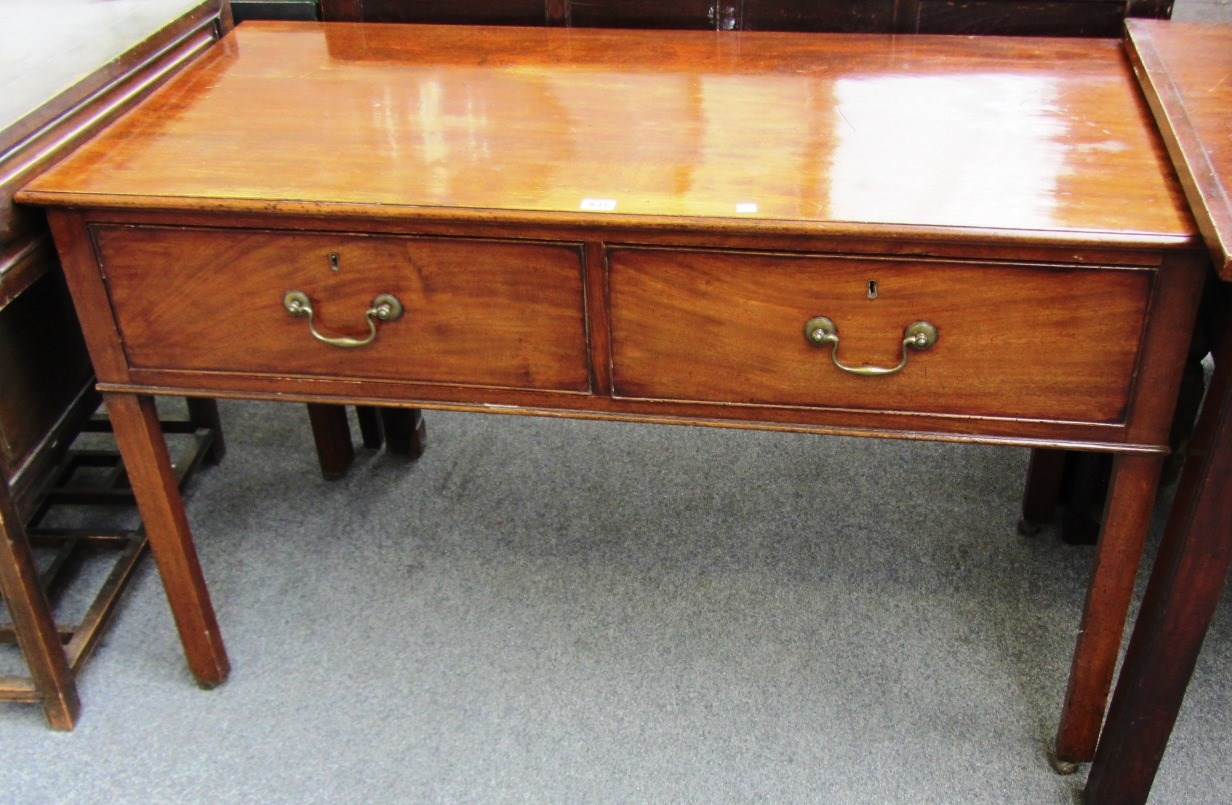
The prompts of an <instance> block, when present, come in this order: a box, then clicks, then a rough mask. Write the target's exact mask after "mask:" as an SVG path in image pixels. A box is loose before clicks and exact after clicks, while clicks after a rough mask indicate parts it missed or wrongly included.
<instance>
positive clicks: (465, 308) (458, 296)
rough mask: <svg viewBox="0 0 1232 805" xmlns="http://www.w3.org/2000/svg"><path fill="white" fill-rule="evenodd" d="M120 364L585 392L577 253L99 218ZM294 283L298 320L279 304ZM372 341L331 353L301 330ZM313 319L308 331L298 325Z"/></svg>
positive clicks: (529, 245) (523, 245) (540, 246)
mask: <svg viewBox="0 0 1232 805" xmlns="http://www.w3.org/2000/svg"><path fill="white" fill-rule="evenodd" d="M93 234H94V238H95V242H96V245H97V249H98V254H99V257H100V260H101V263H102V269H103V274H104V277H105V280H106V283H107V288H108V293H109V295H110V297H111V300H112V305H113V307H114V312H115V316H116V319H117V321H118V324H119V328H120V334H121V337H122V339H123V342H124V349H125V351H126V354H127V357H128V361H129V363H130V365H131V366H133V367H136V368H149V369H166V368H172V369H189V370H217V371H227V372H241V373H264V374H291V375H309V376H328V377H346V378H358V379H362V378H372V379H383V380H406V381H414V382H423V383H442V384H457V385H480V386H497V387H508V388H521V389H541V390H562V391H587V390H589V388H590V381H589V367H588V362H587V352H586V337H585V320H584V310H585V305H584V302H583V298H584V297H583V290H582V269H581V259H582V257H581V255H582V252H581V248H580V246H577V245H572V244H556V243H543V242H522V241H499V240H479V239H462V238H428V237H400V236H364V235H351V234H333V233H292V232H270V231H246V230H214V229H175V228H161V227H126V226H100V227H97V228H96V229H95V230H94V233H93ZM290 291H299V292H301V293H302V294H304V296H305V297H306V298H307V300H308V301H309V302H310V307H311V308H312V316H311V317H303V316H301V317H294V316H292V315H290V314H289V313H288V311H287V310H286V309H285V307H284V297H285V295H286V294H287V293H288V292H290ZM382 294H390V295H392V296H394V297H396V298H397V299H398V300H399V302H400V303H401V306H402V309H403V312H402V315H401V316H400V317H399V318H397V319H396V320H389V321H381V320H379V319H377V318H372V319H371V321H372V326H373V327H374V328H375V333H376V335H375V338H374V339H373V340H372V341H371V343H368V344H366V345H363V346H358V347H354V348H344V347H340V346H337V345H333V344H328V343H324V342H322V341H321V340H318V339H317V338H314V336H313V334H312V330H315V332H317V333H319V334H320V335H321V336H323V337H325V338H329V339H335V340H336V339H339V338H345V339H355V340H363V339H366V338H368V337H369V335H370V334H371V332H372V330H370V327H369V321H370V318H369V317H368V316H367V311H368V310H369V309H370V308H372V307H373V303H374V300H375V299H376V297H378V296H379V295H382ZM310 328H311V330H310Z"/></svg>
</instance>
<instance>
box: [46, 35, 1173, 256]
mask: <svg viewBox="0 0 1232 805" xmlns="http://www.w3.org/2000/svg"><path fill="white" fill-rule="evenodd" d="M32 189H33V191H34V192H32V193H31V194H30V195H29V196H28V197H27V198H28V199H29V200H32V201H39V202H42V203H51V204H66V203H73V202H74V200H75V201H83V200H85V199H86V198H87V197H95V200H96V201H97V200H98V198H100V197H107V199H108V201H107V203H109V204H125V203H131V204H134V205H138V204H141V203H143V202H142V200H143V199H144V201H145V203H148V202H150V201H151V200H153V199H157V200H158V202H157V203H159V204H161V205H162V206H170V207H173V208H174V207H176V206H177V205H184V206H189V207H191V206H193V205H194V204H196V203H198V202H199V200H201V199H213V200H216V202H217V204H216V206H226V207H227V208H229V209H253V210H268V209H279V208H280V206H281V208H287V206H288V205H298V206H299V208H300V211H302V208H303V207H305V206H307V207H310V208H311V207H313V206H314V205H315V206H322V205H329V207H330V209H331V210H333V211H334V212H336V213H339V212H342V211H343V210H342V208H343V207H346V206H348V205H350V206H351V207H353V208H358V209H361V211H362V212H363V214H371V215H378V216H398V215H414V214H416V211H417V210H418V211H422V210H423V209H424V208H433V207H436V208H440V207H444V208H451V209H453V210H470V211H472V212H473V211H476V210H478V211H482V210H492V209H500V210H523V211H528V212H530V213H532V214H540V213H542V214H545V215H551V216H553V217H559V216H560V215H562V214H563V215H566V216H578V215H579V214H581V215H583V216H586V215H589V216H590V218H592V219H593V218H594V216H595V214H596V213H598V214H599V215H604V214H611V215H616V216H621V215H635V216H646V215H650V216H665V217H672V218H677V219H679V218H706V219H714V218H732V219H744V220H746V221H748V222H750V225H755V222H759V221H760V222H767V223H769V222H777V224H776V225H778V226H780V227H786V228H789V229H795V230H800V229H805V230H808V231H818V228H819V227H824V226H826V225H840V224H841V225H842V226H844V227H846V228H847V229H851V228H852V227H855V228H856V229H857V230H859V229H860V227H867V226H871V227H873V228H876V227H878V226H882V227H884V226H920V227H933V228H944V229H951V230H957V229H962V230H970V229H977V230H979V229H985V230H991V231H1012V232H1015V233H1019V234H1021V233H1023V232H1044V233H1047V234H1048V236H1049V237H1052V236H1056V235H1058V234H1061V235H1073V234H1074V233H1078V235H1080V236H1090V237H1091V238H1092V239H1099V238H1104V239H1110V240H1116V239H1117V238H1120V239H1122V240H1125V241H1129V242H1147V243H1160V242H1165V243H1177V242H1186V241H1188V240H1189V239H1190V238H1192V236H1193V234H1194V229H1193V222H1192V220H1191V219H1190V217H1189V215H1188V213H1187V211H1186V209H1185V203H1184V199H1183V197H1182V194H1181V191H1180V188H1179V186H1178V185H1177V183H1176V181H1175V179H1174V176H1173V174H1172V171H1171V168H1170V167H1168V162H1167V155H1166V153H1165V152H1164V149H1163V147H1162V145H1161V144H1160V142H1159V141H1158V138H1157V135H1156V134H1155V130H1154V126H1153V125H1152V123H1151V121H1150V115H1149V113H1148V111H1147V109H1146V107H1145V105H1144V103H1143V102H1142V99H1141V96H1140V94H1139V92H1138V90H1137V88H1136V87H1135V85H1134V81H1133V78H1132V76H1131V73H1130V70H1129V66H1128V63H1127V60H1126V57H1125V54H1124V52H1123V50H1122V49H1121V46H1120V44H1119V43H1117V42H1113V41H1095V40H1055V39H1009V38H974V39H972V38H959V37H926V36H910V37H891V36H859V35H822V34H765V33H747V32H746V33H714V32H680V31H678V32H666V31H655V32H638V31H611V30H609V31H604V30H576V29H509V28H500V29H498V28H475V27H465V26H459V27H448V26H443V27H432V26H372V25H357V24H349V25H335V26H323V25H319V24H275V23H265V24H258V23H245V24H244V25H242V26H240V27H239V28H238V29H237V30H236V31H235V32H234V33H233V35H232V36H230V37H228V38H227V39H225V40H224V42H223V44H222V45H220V46H218V47H216V48H215V49H214V50H213V51H212V52H211V53H210V54H208V55H207V56H206V57H205V58H203V59H202V60H201V61H200V62H199V63H197V64H196V65H194V66H193V67H191V68H189V69H188V70H187V71H186V72H185V73H184V74H183V75H182V76H180V77H179V78H178V79H177V80H175V81H174V82H172V83H171V84H170V85H169V86H168V87H166V88H164V89H163V90H162V91H160V92H159V93H158V94H157V95H155V96H154V97H153V98H152V99H151V100H150V101H149V102H147V103H146V104H145V105H144V106H143V107H141V108H140V109H139V110H138V111H137V112H136V113H135V114H132V115H130V116H129V117H128V118H126V119H125V120H123V121H122V122H120V123H119V124H118V125H116V126H114V127H113V128H112V129H110V130H109V131H108V132H106V133H105V134H104V135H103V136H102V137H100V138H98V139H96V140H94V141H93V142H92V143H90V144H88V145H87V146H86V147H85V148H84V149H82V150H81V151H80V152H78V153H77V154H76V155H75V156H74V157H73V158H71V159H70V160H68V161H67V162H66V163H64V164H62V165H61V166H60V167H59V168H57V169H56V170H55V171H53V172H52V173H50V174H48V175H46V176H44V177H42V178H40V179H39V180H38V181H37V182H36V183H35V184H34V185H33V186H32ZM126 199H127V201H126ZM193 200H197V201H193ZM571 220H582V219H578V218H571Z"/></svg>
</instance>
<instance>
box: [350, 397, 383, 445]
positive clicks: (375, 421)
mask: <svg viewBox="0 0 1232 805" xmlns="http://www.w3.org/2000/svg"><path fill="white" fill-rule="evenodd" d="M355 417H356V418H357V419H358V420H359V435H360V437H361V438H362V439H363V440H364V447H366V448H368V449H369V450H380V449H381V445H383V444H385V429H384V428H383V427H382V426H381V415H380V413H379V411H378V410H377V408H376V407H375V406H372V405H357V406H355Z"/></svg>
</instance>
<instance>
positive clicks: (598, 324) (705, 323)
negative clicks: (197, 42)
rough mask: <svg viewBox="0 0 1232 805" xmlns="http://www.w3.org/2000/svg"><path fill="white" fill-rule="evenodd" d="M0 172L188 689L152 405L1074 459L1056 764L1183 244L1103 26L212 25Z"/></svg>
mask: <svg viewBox="0 0 1232 805" xmlns="http://www.w3.org/2000/svg"><path fill="white" fill-rule="evenodd" d="M395 78H396V80H395ZM323 107H325V108H329V109H330V110H331V121H332V125H330V126H328V127H324V128H322V127H321V126H320V125H319V110H320V109H321V108H323ZM784 108H791V109H794V110H796V112H797V113H796V114H795V115H793V116H790V117H787V116H784V115H782V114H780V112H781V110H782V109H784ZM1075 121H1083V123H1082V124H1081V125H1079V124H1077V123H1075ZM903 131H911V132H913V137H912V140H911V141H910V147H907V148H904V144H903V140H902V137H901V132H903ZM257 132H260V133H261V136H264V137H272V138H276V139H277V140H278V141H280V142H308V141H312V142H313V143H314V150H313V153H314V155H315V156H314V159H313V161H312V162H311V163H310V166H311V169H305V163H304V161H303V160H302V159H301V158H300V157H299V155H298V154H296V153H294V152H282V151H279V152H276V153H274V154H272V155H270V154H261V155H260V156H254V155H253V154H252V153H251V151H250V150H249V149H246V148H242V147H236V146H237V144H238V143H243V142H246V141H247V140H248V139H249V138H251V137H253V136H254V135H255V133H257ZM393 143H396V144H397V147H391V145H390V144H393ZM890 144H894V145H895V147H894V148H889V147H888V146H889V145H890ZM1110 144H1115V147H1109V145H1110ZM189 159H191V160H192V164H193V165H194V166H198V167H196V168H194V169H193V170H191V171H189V170H186V165H185V164H184V162H185V160H189ZM201 165H205V166H207V167H206V168H204V169H202V168H201V167H200V166H201ZM1025 166H1030V169H1029V170H1026V169H1024V167H1025ZM22 198H23V199H24V200H26V201H28V202H30V203H37V204H43V205H48V206H50V207H52V208H53V209H51V210H50V213H49V214H50V219H51V221H52V226H53V230H54V231H55V234H56V242H57V247H58V248H59V250H60V252H61V256H62V259H63V261H64V264H65V266H66V271H67V274H68V277H69V283H70V287H71V288H72V291H73V295H74V301H75V303H76V304H77V307H78V311H79V313H80V315H81V316H82V319H83V324H84V329H85V333H86V339H87V343H88V345H89V348H90V351H91V356H92V358H93V360H94V364H95V367H96V370H97V371H98V373H99V378H100V384H101V385H100V388H101V389H102V390H103V391H104V393H105V395H106V397H107V400H108V405H109V408H110V410H111V412H112V416H113V419H114V422H115V425H116V429H117V436H118V438H119V440H120V444H121V449H122V450H123V452H124V456H125V459H126V461H127V463H128V464H129V466H130V468H131V470H132V472H133V478H134V486H135V488H136V490H137V492H138V498H139V503H140V505H141V507H142V513H143V516H144V517H145V518H146V522H147V523H148V525H149V528H150V537H151V544H152V546H153V548H154V552H155V556H156V558H157V559H158V562H159V568H160V570H161V572H162V574H163V580H164V584H165V586H166V588H167V592H168V597H169V599H170V601H171V605H172V610H173V613H174V615H175V617H176V622H177V625H178V626H179V629H180V635H181V638H182V640H183V642H184V645H185V650H186V654H187V657H188V661H189V665H190V667H191V668H192V670H193V672H194V674H195V675H196V676H197V678H198V680H199V681H200V682H201V683H202V684H205V685H210V684H216V683H218V682H221V681H222V680H223V679H224V678H225V676H226V674H227V669H228V662H227V658H226V653H225V651H224V649H223V645H222V640H221V637H220V633H219V631H218V628H217V624H216V622H215V619H214V614H213V609H212V607H211V605H210V602H209V593H208V590H207V588H206V585H205V582H204V579H203V577H202V575H201V571H200V567H199V564H198V562H197V559H196V555H195V550H194V546H193V542H192V537H191V534H190V532H189V529H188V525H187V521H186V519H185V516H184V511H183V506H182V503H181V501H180V498H179V496H178V494H177V493H176V490H175V486H174V483H173V482H172V478H171V475H170V470H169V468H168V465H167V458H166V450H165V448H164V446H163V444H162V438H161V435H160V434H159V433H158V431H157V428H156V426H155V422H154V408H153V398H152V397H151V396H150V395H153V394H166V393H184V394H197V395H201V396H235V397H243V398H255V399H266V398H278V399H300V400H304V401H307V402H328V403H348V402H349V403H365V404H368V403H382V404H387V405H405V406H414V407H416V408H450V409H458V410H471V411H490V412H504V413H524V414H538V415H545V416H582V417H588V418H597V419H620V420H636V421H645V422H665V423H680V424H684V423H696V424H705V425H722V426H730V427H742V428H773V429H782V430H792V431H803V432H812V433H833V434H846V435H863V436H879V437H900V438H919V439H941V440H957V441H965V442H966V441H975V442H981V443H988V444H1003V445H1019V446H1033V447H1046V448H1076V449H1082V450H1102V451H1107V452H1111V453H1114V454H1116V456H1117V458H1116V461H1115V466H1114V476H1113V480H1112V491H1111V500H1110V503H1109V517H1108V518H1107V520H1106V522H1105V524H1104V533H1103V536H1102V538H1101V540H1100V546H1099V549H1098V551H1097V562H1096V569H1095V572H1094V576H1093V580H1092V584H1091V588H1090V593H1089V597H1088V600H1087V604H1086V609H1085V614H1084V619H1083V624H1082V628H1081V637H1080V639H1079V642H1078V645H1077V647H1076V649H1075V658H1074V664H1073V671H1072V673H1071V683H1070V688H1069V691H1068V694H1067V696H1066V705H1065V709H1064V713H1063V716H1062V720H1061V726H1060V729H1059V737H1058V747H1057V751H1058V753H1059V755H1060V757H1061V758H1062V759H1064V760H1085V759H1089V757H1090V755H1091V753H1093V751H1094V744H1095V739H1096V735H1097V733H1098V730H1099V726H1100V723H1101V719H1102V715H1103V709H1104V704H1105V697H1106V695H1107V691H1108V687H1109V684H1110V680H1111V675H1112V670H1113V665H1114V663H1115V660H1116V656H1117V652H1118V649H1119V646H1120V638H1121V634H1122V628H1123V624H1124V618H1125V614H1126V609H1127V606H1128V602H1129V597H1130V594H1131V591H1132V586H1133V579H1134V575H1135V572H1136V570H1137V563H1138V557H1139V553H1140V550H1141V546H1142V541H1143V538H1144V535H1145V533H1146V527H1147V522H1148V519H1149V515H1150V512H1151V508H1152V505H1153V504H1152V501H1153V492H1154V489H1155V484H1156V481H1157V478H1158V475H1159V471H1160V468H1161V466H1162V464H1163V462H1164V459H1165V457H1166V455H1167V452H1168V447H1167V435H1168V430H1169V423H1170V417H1171V414H1172V409H1173V405H1174V402H1175V395H1176V388H1177V383H1178V380H1179V376H1180V371H1181V369H1180V367H1181V363H1182V358H1183V356H1184V354H1185V351H1186V348H1187V346H1188V336H1189V332H1190V329H1191V326H1192V320H1193V317H1194V313H1195V310H1196V308H1197V304H1198V299H1199V296H1200V292H1201V287H1202V280H1203V278H1204V270H1205V261H1204V256H1203V255H1202V254H1200V253H1199V252H1197V251H1196V250H1195V248H1194V244H1195V237H1196V236H1195V232H1194V231H1193V229H1192V221H1191V219H1190V218H1189V216H1188V213H1187V212H1186V209H1185V206H1184V200H1183V197H1182V194H1181V191H1180V188H1179V187H1178V186H1177V185H1176V182H1175V179H1174V177H1173V175H1172V173H1171V172H1170V170H1168V169H1167V167H1166V156H1165V154H1164V151H1163V147H1162V145H1161V144H1160V143H1159V141H1158V138H1157V137H1156V135H1155V133H1154V128H1153V126H1152V124H1151V121H1150V118H1149V114H1148V112H1147V110H1146V108H1145V106H1144V105H1143V103H1142V100H1141V97H1140V95H1139V94H1138V92H1137V89H1136V87H1135V85H1134V81H1133V78H1132V75H1131V74H1130V71H1129V67H1128V64H1127V61H1126V59H1125V55H1124V53H1123V51H1122V50H1121V47H1120V45H1119V43H1118V42H1115V41H1096V40H1081V41H1079V40H1050V41H1049V42H1048V43H1047V46H1046V47H1044V46H1041V43H1040V41H1039V40H1015V39H994V38H986V39H967V38H956V37H954V38H940V37H936V38H934V37H928V38H920V39H918V40H915V41H913V42H912V47H911V48H909V49H904V48H901V47H896V40H895V39H893V38H891V37H884V36H858V35H852V36H826V35H817V36H812V37H801V36H784V35H778V34H766V33H750V32H742V33H735V34H724V35H721V36H720V35H716V34H714V33H708V32H656V33H655V34H653V35H651V34H647V33H643V32H637V31H612V30H586V31H581V30H574V31H562V30H552V29H545V28H540V29H527V28H467V27H459V26H453V27H450V26H416V27H411V26H378V25H358V24H351V25H333V26H330V25H310V24H283V25H279V24H273V23H270V24H255V23H246V24H245V25H243V26H241V27H240V28H239V29H237V31H235V32H233V34H232V35H230V36H229V37H227V38H226V39H224V40H223V42H222V43H220V45H219V46H218V47H216V48H214V49H213V50H212V51H211V52H210V53H209V54H207V56H206V57H204V58H203V59H202V60H201V61H200V62H198V63H197V64H195V65H194V66H193V67H192V68H190V69H189V70H188V71H187V72H186V73H184V74H183V75H182V76H181V77H180V79H179V80H177V81H175V82H174V83H172V84H170V85H168V86H167V87H166V88H164V89H163V90H162V91H161V92H160V93H158V94H157V95H156V96H154V97H152V98H151V99H150V100H149V101H148V102H147V103H146V104H144V105H143V106H142V107H141V108H139V109H138V110H136V111H135V112H134V113H133V114H132V115H130V116H128V117H127V118H126V119H125V120H124V121H122V122H121V123H120V124H118V125H117V126H115V127H113V128H112V129H111V130H110V131H108V132H107V133H106V134H105V135H104V136H102V137H100V138H99V139H97V140H95V141H94V142H92V143H90V144H89V145H87V146H86V147H84V148H83V149H81V150H80V151H79V152H77V153H76V154H75V155H74V157H73V158H72V159H71V160H69V161H67V162H65V163H63V164H61V165H60V166H59V167H58V168H57V169H56V170H54V171H53V172H51V173H49V174H46V175H44V176H42V177H40V178H39V179H38V180H36V181H35V182H34V183H33V184H32V185H31V186H29V187H28V188H27V189H26V190H25V191H23V195H22ZM335 269H336V270H335ZM104 272H105V274H106V278H107V279H106V282H105V283H104V282H103V280H102V276H103V273H104ZM391 296H392V297H394V298H396V299H397V300H399V304H398V305H397V306H395V305H394V304H393V302H392V300H391V298H390V297H391ZM1092 299H1098V300H1100V304H1099V305H1092V304H1091V300H1092ZM186 301H188V302H191V304H186ZM819 317H828V318H830V319H831V323H832V325H834V326H835V327H836V329H837V334H836V335H829V334H827V330H826V329H825V327H824V325H823V323H821V322H820V321H819ZM923 321H927V322H929V323H931V324H932V325H934V326H935V330H936V339H935V343H931V344H930V342H929V337H928V333H929V328H923V327H921V326H916V325H918V323H919V322H923ZM224 322H225V325H224V324H223V323H224ZM312 331H315V332H316V333H317V334H318V335H319V336H323V337H325V338H328V339H336V340H342V339H345V340H346V342H347V343H353V342H354V341H356V340H366V341H369V343H367V344H366V345H365V346H362V347H359V348H353V349H339V348H337V347H336V346H330V345H328V344H326V343H322V342H321V341H320V340H317V339H315V338H314V337H313V336H312V335H311V334H310V333H311V332H312ZM921 338H922V339H923V340H921ZM1062 339H1063V341H1064V345H1063V347H1062V346H1061V344H1060V342H1061V340H1062ZM840 340H841V344H840V343H837V341H840ZM121 345H123V346H121ZM840 364H841V365H840ZM843 366H846V367H847V369H848V370H850V369H855V370H857V371H859V372H862V373H863V374H854V373H852V372H851V371H846V370H844V369H843V368H842V367H843ZM878 367H879V368H881V369H884V370H893V371H885V372H880V373H878V372H876V371H875V370H876V369H877V368H878ZM869 372H873V375H874V376H866V375H868V373H869ZM682 483H687V479H682Z"/></svg>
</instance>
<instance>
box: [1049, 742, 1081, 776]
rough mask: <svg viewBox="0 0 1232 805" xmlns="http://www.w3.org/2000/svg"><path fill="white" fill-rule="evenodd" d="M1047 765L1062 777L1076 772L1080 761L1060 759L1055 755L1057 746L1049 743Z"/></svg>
mask: <svg viewBox="0 0 1232 805" xmlns="http://www.w3.org/2000/svg"><path fill="white" fill-rule="evenodd" d="M1048 765H1049V766H1051V767H1052V770H1053V771H1055V772H1056V773H1057V774H1060V775H1061V776H1063V777H1068V776H1069V775H1071V774H1076V773H1077V772H1078V768H1079V767H1080V766H1082V764H1081V763H1072V762H1070V761H1068V760H1061V759H1060V758H1059V757H1057V748H1056V747H1055V746H1052V745H1049V747H1048Z"/></svg>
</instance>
